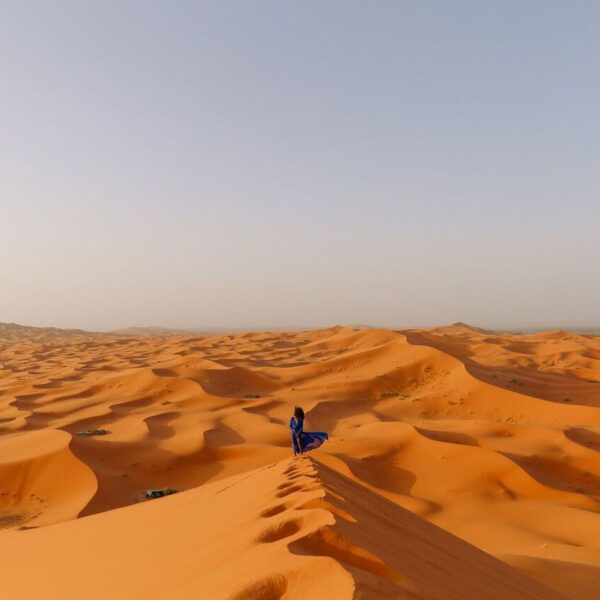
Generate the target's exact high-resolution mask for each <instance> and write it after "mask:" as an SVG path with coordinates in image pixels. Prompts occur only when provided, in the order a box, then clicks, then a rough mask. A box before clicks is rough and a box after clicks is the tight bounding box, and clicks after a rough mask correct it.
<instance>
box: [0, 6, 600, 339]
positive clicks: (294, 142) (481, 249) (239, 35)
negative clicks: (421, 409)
mask: <svg viewBox="0 0 600 600" xmlns="http://www.w3.org/2000/svg"><path fill="white" fill-rule="evenodd" d="M599 23H600V4H599V3H597V2H577V1H575V2H567V1H565V2H550V1H545V2H527V1H525V2H524V1H514V2H480V1H477V2H458V1H457V2H416V1H415V2H399V1H395V2H334V1H329V2H281V1H277V2H253V1H239V2H127V1H118V2H116V1H115V2H109V1H102V2H81V1H72V2H60V1H58V2H13V3H10V4H9V3H2V5H1V7H0V206H1V212H0V285H1V292H0V321H17V322H21V323H26V324H34V325H57V326H71V327H84V328H89V329H110V328H115V327H120V326H124V325H130V324H135V325H146V324H153V325H163V326H171V327H199V326H226V327H260V328H264V327H280V326H288V327H294V326H300V327H309V326H324V325H332V324H336V323H369V324H378V325H385V326H394V327H404V326H417V325H433V324H439V323H447V322H452V321H457V320H463V321H468V322H472V323H474V324H476V325H480V326H484V327H485V326H489V327H503V326H505V327H519V326H583V325H596V326H597V325H600V311H599V307H600V278H599V277H598V273H599V272H600V268H599V265H600V240H599V238H600V235H599V232H600V36H599V35H598V24H599Z"/></svg>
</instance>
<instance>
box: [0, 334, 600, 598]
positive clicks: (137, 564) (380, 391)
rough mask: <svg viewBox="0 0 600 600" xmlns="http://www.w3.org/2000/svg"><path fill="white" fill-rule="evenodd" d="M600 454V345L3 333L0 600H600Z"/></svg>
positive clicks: (532, 339)
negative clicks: (309, 443)
mask: <svg viewBox="0 0 600 600" xmlns="http://www.w3.org/2000/svg"><path fill="white" fill-rule="evenodd" d="M246 396H258V397H246ZM294 404H300V405H302V406H303V407H304V409H305V411H306V412H307V422H306V428H307V429H308V430H311V429H312V430H324V431H328V432H329V433H330V435H331V439H330V441H329V442H327V443H326V444H325V445H324V446H323V447H322V448H321V449H319V450H317V451H315V452H313V453H311V455H310V458H305V459H302V460H294V459H291V458H290V454H291V450H290V443H289V433H288V429H287V421H288V419H289V416H290V414H291V411H292V409H293V406H294ZM95 428H103V429H106V430H108V431H109V433H108V435H105V436H99V437H79V436H77V435H76V434H77V432H78V431H82V430H88V429H95ZM599 451H600V338H598V337H592V336H581V335H575V334H572V333H567V332H549V333H543V334H536V335H528V336H523V335H508V334H506V335H497V334H493V333H491V332H485V331H482V330H477V329H474V328H470V327H468V326H464V325H456V326H452V327H446V328H438V329H432V330H419V331H414V330H411V331H405V332H396V331H386V330H370V329H350V328H342V327H336V328H332V329H327V330H318V331H304V332H291V333H281V332H277V333H248V334H235V335H234V334H232V335H220V336H219V335H211V336H208V335H206V336H204V335H193V336H192V335H183V334H178V335H177V336H172V337H170V336H166V335H161V336H156V335H143V336H142V335H123V334H89V333H85V332H80V331H61V330H55V329H35V328H27V327H19V326H14V325H4V326H3V325H0V528H1V530H0V559H1V560H2V564H3V567H4V568H3V581H2V588H1V590H0V591H2V595H3V596H5V597H7V598H11V599H12V598H35V597H38V596H39V597H42V596H43V597H44V598H57V599H58V598H61V599H63V598H80V597H87V598H106V597H114V598H146V597H151V596H153V595H154V594H155V593H156V594H157V596H159V597H172V598H199V597H206V598H231V599H237V600H240V599H242V598H249V599H252V598H255V599H262V600H265V599H266V600H270V599H275V598H296V597H298V598H299V597H301V596H302V597H305V596H304V594H306V593H307V592H308V591H311V590H313V591H315V593H319V594H321V596H320V597H331V598H352V597H353V596H354V597H357V598H380V597H381V598H396V597H398V598H423V599H437V598H440V599H442V598H444V599H445V598H461V599H462V598H477V599H479V598H485V599H488V598H489V599H494V598H499V599H500V598H559V597H565V596H566V597H570V598H577V599H583V600H587V599H589V600H591V599H592V598H594V599H595V598H598V597H600V515H599V512H600V502H599V499H600V461H598V452H599ZM164 486H170V487H178V488H183V489H185V490H187V491H186V492H185V493H182V494H178V495H175V496H171V497H168V498H164V499H159V500H153V501H148V502H146V501H142V498H143V491H144V490H145V489H147V488H151V487H164ZM111 509H116V510H111ZM107 511H108V512H107ZM88 515H92V516H89V517H87V518H85V519H81V518H80V519H77V518H76V517H78V516H79V517H83V516H88ZM48 525H49V526H48ZM452 534H453V535H452ZM459 538H460V539H459ZM481 550H483V551H484V552H482V551H481ZM486 553H488V554H486ZM490 555H492V556H490ZM493 557H496V558H493ZM497 559H500V560H497ZM509 565H510V566H509ZM551 589H554V590H555V591H551ZM323 594H325V595H324V596H323ZM561 594H562V596H561Z"/></svg>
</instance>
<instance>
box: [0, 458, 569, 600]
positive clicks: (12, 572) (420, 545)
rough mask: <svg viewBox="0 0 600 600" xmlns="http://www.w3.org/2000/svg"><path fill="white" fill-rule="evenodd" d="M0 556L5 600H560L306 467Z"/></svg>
mask: <svg viewBox="0 0 600 600" xmlns="http://www.w3.org/2000/svg"><path fill="white" fill-rule="evenodd" d="M48 548H53V550H54V551H53V552H52V553H48V550H47V549H48ZM0 555H1V556H2V557H3V567H4V570H5V573H6V576H3V583H2V585H3V591H4V593H6V594H7V595H8V596H9V597H10V598H13V599H15V600H17V599H20V598H23V599H24V598H32V597H36V595H39V594H42V593H43V596H44V598H60V599H64V600H68V599H70V598H80V597H81V596H82V594H83V595H85V597H86V598H90V599H92V598H107V597H111V598H131V599H134V598H148V597H149V596H153V597H154V596H157V597H168V598H197V597H204V598H215V599H220V598H224V599H225V598H230V599H232V600H241V599H248V600H251V599H262V600H264V599H272V600H274V599H276V598H283V597H285V598H288V599H290V600H291V599H294V598H306V597H331V598H340V599H344V598H348V599H349V598H352V597H357V598H363V597H364V598H379V597H381V598H390V597H394V598H407V599H408V598H414V599H417V598H423V599H427V600H437V599H440V600H441V599H444V600H448V599H452V598H455V599H466V598H486V599H488V600H495V599H498V600H500V599H502V600H504V599H505V598H508V597H510V598H513V599H515V600H519V599H523V600H526V599H527V600H536V599H539V600H542V599H544V600H552V599H553V598H556V599H557V600H558V599H559V598H560V596H559V595H558V594H555V593H553V592H551V591H550V590H549V589H545V588H543V587H542V586H541V585H540V584H538V583H536V582H534V581H533V580H531V579H528V578H527V577H525V576H523V575H521V574H520V573H518V572H517V571H515V570H513V569H511V568H510V567H508V566H506V565H504V564H503V563H502V562H500V561H497V560H495V559H494V558H492V557H491V556H489V555H486V554H485V553H483V552H481V551H479V550H477V549H476V548H474V547H473V546H470V545H469V544H466V543H465V542H463V541H461V540H459V539H458V538H455V537H454V536H452V535H450V534H448V533H446V532H444V531H443V530H441V529H438V528H436V527H435V526H433V525H430V524H428V523H427V522H425V521H423V520H421V519H419V518H418V517H415V516H414V515H412V514H411V513H409V512H408V511H405V510H403V509H401V508H399V507H398V506H396V505H395V504H393V503H392V502H389V501H387V500H385V499H384V498H381V497H379V496H377V495H376V494H374V493H373V492H370V491H368V490H367V489H365V488H364V487H362V486H361V485H360V484H357V483H355V482H352V481H350V480H349V479H347V478H345V477H344V476H342V475H340V474H339V473H337V472H336V471H334V470H332V469H330V468H329V467H326V466H325V465H321V464H319V463H315V462H313V461H312V460H311V459H309V458H304V459H301V460H293V459H286V460H284V461H281V462H279V463H275V464H272V465H268V466H266V467H262V468H261V469H259V470H255V471H250V472H248V473H246V474H244V475H240V476H235V477H232V478H229V479H225V480H222V481H219V482H216V483H213V484H209V485H206V486H202V487H200V488H198V489H196V490H192V491H190V492H187V493H185V494H181V495H179V496H173V497H169V498H165V499H163V500H160V501H154V502H149V503H146V504H144V505H140V506H136V507H128V508H124V509H120V510H116V511H112V512H110V513H105V514H102V515H96V516H94V517H89V518H87V519H82V520H77V521H71V522H69V523H63V524H62V525H60V526H55V527H47V528H43V529H38V530H34V531H29V532H27V533H25V534H24V533H22V532H9V533H7V534H5V535H4V536H2V537H1V538H0ZM42 590H43V591H42ZM317 595H318V596H317Z"/></svg>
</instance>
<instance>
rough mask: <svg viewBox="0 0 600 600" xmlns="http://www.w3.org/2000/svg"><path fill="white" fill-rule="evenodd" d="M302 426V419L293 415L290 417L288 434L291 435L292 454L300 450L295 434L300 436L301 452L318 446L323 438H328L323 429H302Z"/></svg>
mask: <svg viewBox="0 0 600 600" xmlns="http://www.w3.org/2000/svg"><path fill="white" fill-rule="evenodd" d="M303 428H304V419H296V418H294V417H292V418H291V419H290V434H291V436H292V447H293V448H294V454H298V453H299V452H300V448H299V447H298V440H297V439H296V436H299V437H300V444H301V445H302V452H306V451H307V450H314V449H315V448H318V447H319V446H320V445H321V444H322V443H323V442H324V441H325V440H327V439H329V435H327V434H326V433H325V432H323V431H304V430H303Z"/></svg>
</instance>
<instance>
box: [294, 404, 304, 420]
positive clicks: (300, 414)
mask: <svg viewBox="0 0 600 600" xmlns="http://www.w3.org/2000/svg"><path fill="white" fill-rule="evenodd" d="M294 416H295V417H296V419H298V420H299V421H302V420H303V419H304V411H303V410H302V409H301V408H300V407H299V406H296V408H294Z"/></svg>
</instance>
